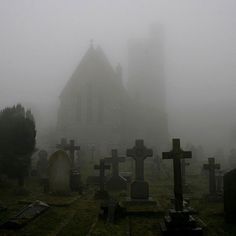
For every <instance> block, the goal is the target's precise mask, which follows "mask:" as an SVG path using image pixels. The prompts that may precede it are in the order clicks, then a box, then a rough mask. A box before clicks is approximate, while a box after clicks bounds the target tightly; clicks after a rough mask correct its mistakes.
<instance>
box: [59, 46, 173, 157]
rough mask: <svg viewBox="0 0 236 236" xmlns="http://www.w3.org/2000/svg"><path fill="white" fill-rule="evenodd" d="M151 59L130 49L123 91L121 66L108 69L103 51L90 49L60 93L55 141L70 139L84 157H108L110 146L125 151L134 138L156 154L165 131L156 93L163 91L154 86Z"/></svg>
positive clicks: (121, 151)
mask: <svg viewBox="0 0 236 236" xmlns="http://www.w3.org/2000/svg"><path fill="white" fill-rule="evenodd" d="M148 43H149V42H148ZM150 52H152V53H153V51H152V50H151V51H150ZM137 57H142V59H141V58H140V59H141V60H138V59H137ZM145 57H146V58H145ZM151 59H154V57H152V55H147V51H145V50H144V51H143V50H142V49H141V47H140V45H138V44H137V45H136V48H135V47H132V48H130V50H129V78H128V86H127V88H126V87H125V86H124V84H123V78H122V68H121V66H117V68H116V69H113V68H112V66H111V64H110V63H109V61H108V59H107V57H106V55H105V54H104V52H103V51H102V49H101V48H99V47H98V48H95V47H94V46H93V45H91V46H90V48H89V49H88V51H87V52H86V54H85V55H84V57H83V58H82V60H81V62H80V64H79V65H78V67H77V68H76V69H75V71H74V73H73V74H72V76H71V78H70V80H69V81H68V82H67V84H66V86H65V88H64V89H63V91H62V93H61V95H60V107H59V110H58V125H57V133H58V139H60V138H62V137H65V138H67V139H75V140H76V142H77V143H78V144H79V145H80V149H81V154H82V155H84V156H91V155H94V153H92V152H95V155H96V156H100V157H101V156H104V155H109V154H110V151H111V149H114V148H117V149H118V150H119V152H120V153H125V149H126V148H128V147H130V146H131V145H133V143H134V140H135V139H144V140H145V143H146V144H147V145H148V146H149V147H152V148H154V150H158V151H160V149H162V148H163V147H164V146H165V145H166V143H167V138H168V131H167V117H166V113H165V110H164V107H165V105H164V102H163V99H164V98H163V95H161V96H160V95H158V94H156V93H158V91H161V90H162V89H165V88H164V87H163V86H162V88H160V87H158V71H153V70H152V68H151V67H150V66H148V63H149V62H150V63H152V64H153V61H151ZM140 63H141V64H142V67H140V66H141V64H140ZM155 79H156V80H155ZM161 79H163V78H161ZM152 82H153V86H152V84H150V83H152ZM145 83H147V84H148V86H143V84H145ZM159 85H162V84H161V83H160V84H159ZM154 86H155V87H156V89H155V88H154ZM148 88H150V90H148ZM162 93H163V92H162ZM160 98H162V100H160Z"/></svg>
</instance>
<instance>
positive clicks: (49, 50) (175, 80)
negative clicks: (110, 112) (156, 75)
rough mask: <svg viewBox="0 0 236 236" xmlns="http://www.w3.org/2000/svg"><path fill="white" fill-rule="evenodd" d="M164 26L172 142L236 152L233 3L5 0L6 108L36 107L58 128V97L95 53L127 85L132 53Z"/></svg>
mask: <svg viewBox="0 0 236 236" xmlns="http://www.w3.org/2000/svg"><path fill="white" fill-rule="evenodd" d="M152 24H158V25H159V28H160V29H161V31H160V32H162V34H163V35H162V36H161V37H162V38H163V47H164V48H163V51H164V57H163V62H164V66H165V82H166V90H167V97H166V99H167V113H168V121H169V124H168V126H169V136H170V137H180V138H181V139H183V142H184V143H189V142H190V143H193V144H194V145H202V146H204V147H205V148H206V150H207V152H208V154H209V155H210V154H213V153H214V151H215V150H216V149H218V148H224V150H225V152H226V153H227V152H228V149H229V148H232V147H233V146H235V145H236V140H235V139H234V138H233V130H234V127H236V119H235V117H236V95H235V89H236V79H235V75H236V28H235V25H236V2H235V1H234V0H225V1H222V0H177V1H174V0H172V1H170V0H169V1H168V0H162V1H161V0H142V1H141V0H129V1H127V0H119V1H115V0H106V1H105V0H93V1H92V0H88V1H82V0H70V1H68V0H64V1H61V0H47V1H46V0H44V1H36V0H31V1H30V0H21V1H17V0H15V1H14V0H12V1H9V0H1V1H0V32H1V39H0V52H1V53H0V83H1V86H0V107H1V109H2V108H4V107H5V106H11V105H13V104H15V103H19V102H21V103H22V104H23V105H25V106H26V107H29V108H32V111H33V113H34V114H35V116H36V121H37V126H38V131H39V132H40V130H43V129H45V128H46V127H48V126H55V125H56V119H57V108H58V102H59V95H60V93H61V91H62V89H63V87H64V86H65V84H66V82H67V81H68V80H69V78H70V76H71V75H72V73H73V71H74V69H75V68H76V67H77V65H78V64H79V62H80V60H81V58H82V56H83V55H84V53H85V52H86V50H87V49H88V47H89V45H90V41H91V40H93V44H94V45H100V46H101V47H102V48H103V50H104V51H105V53H106V55H107V57H108V58H109V60H110V61H111V63H112V65H113V66H114V67H115V66H116V65H117V63H120V64H121V65H122V67H123V71H124V78H123V80H124V83H125V84H126V82H127V46H128V42H129V40H130V39H131V40H132V39H136V38H146V37H148V35H149V29H150V26H151V25H152Z"/></svg>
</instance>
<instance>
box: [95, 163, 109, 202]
mask: <svg viewBox="0 0 236 236" xmlns="http://www.w3.org/2000/svg"><path fill="white" fill-rule="evenodd" d="M94 169H95V170H99V187H100V189H99V190H98V191H97V192H96V193H95V196H94V198H95V199H106V198H108V197H109V194H108V192H107V191H106V190H105V171H106V170H108V169H110V166H109V165H106V164H105V160H104V159H101V160H100V163H99V165H95V166H94Z"/></svg>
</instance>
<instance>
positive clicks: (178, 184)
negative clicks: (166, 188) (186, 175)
mask: <svg viewBox="0 0 236 236" xmlns="http://www.w3.org/2000/svg"><path fill="white" fill-rule="evenodd" d="M162 158H163V159H173V167H174V194H175V210H176V211H183V185H182V173H181V160H182V159H185V158H192V152H190V151H183V150H182V149H181V147H180V139H173V141H172V150H171V151H170V152H163V153H162Z"/></svg>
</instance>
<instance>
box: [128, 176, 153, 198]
mask: <svg viewBox="0 0 236 236" xmlns="http://www.w3.org/2000/svg"><path fill="white" fill-rule="evenodd" d="M148 198H149V185H148V183H147V182H145V181H141V180H136V181H134V182H133V183H132V184H131V199H134V200H135V199H142V200H146V199H148Z"/></svg>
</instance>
